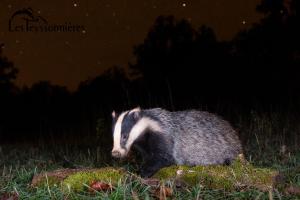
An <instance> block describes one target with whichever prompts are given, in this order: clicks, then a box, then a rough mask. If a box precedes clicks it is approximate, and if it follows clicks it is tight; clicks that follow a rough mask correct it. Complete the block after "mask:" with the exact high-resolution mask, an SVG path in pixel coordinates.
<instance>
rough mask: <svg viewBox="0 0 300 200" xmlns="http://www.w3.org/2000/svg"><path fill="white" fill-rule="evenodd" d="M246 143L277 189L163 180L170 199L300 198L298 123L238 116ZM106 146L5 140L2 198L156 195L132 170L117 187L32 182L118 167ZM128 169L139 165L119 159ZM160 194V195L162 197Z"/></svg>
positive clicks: (0, 163)
mask: <svg viewBox="0 0 300 200" xmlns="http://www.w3.org/2000/svg"><path fill="white" fill-rule="evenodd" d="M298 124H299V125H298ZM235 126H236V127H238V128H239V131H240V133H241V138H242V140H243V143H244V149H245V155H246V158H247V160H248V161H249V162H250V163H251V164H252V165H254V166H255V167H261V168H270V169H272V170H278V171H279V172H280V174H282V180H279V184H278V185H277V186H276V189H274V190H273V191H271V192H270V191H262V190H258V189H255V188H247V189H234V190H226V189H224V188H223V189H222V188H219V189H212V188H209V187H205V185H201V184H196V185H194V186H192V187H186V188H176V187H175V185H174V182H172V181H167V182H165V187H168V188H172V197H170V198H172V199H300V196H299V194H298V195H297V194H296V192H293V191H292V192H287V190H286V188H287V187H289V186H294V187H296V188H299V187H300V150H299V149H300V142H299V140H300V137H299V136H298V134H299V132H300V123H297V121H295V120H294V119H293V121H291V119H290V118H287V117H284V116H281V115H279V114H276V113H272V114H268V115H266V114H258V113H252V114H251V116H250V117H249V116H248V117H245V118H240V119H237V120H235ZM108 155H109V149H108V150H107V151H105V149H104V150H102V149H101V148H99V145H96V144H95V143H93V145H92V144H89V145H86V146H82V145H81V146H78V145H66V143H65V144H63V143H61V144H59V145H56V146H54V145H53V146H51V145H47V144H40V145H37V144H35V145H34V144H31V145H29V144H14V145H13V144H10V145H9V144H6V145H1V146H0V170H1V171H0V199H5V197H9V196H12V197H15V198H16V199H17V198H18V199H99V198H100V199H157V198H159V196H158V195H157V193H155V192H153V188H151V187H149V186H147V185H144V184H142V183H141V182H140V181H138V180H137V179H134V178H133V177H132V176H131V175H130V174H129V175H128V176H126V177H125V178H124V177H123V178H121V179H119V180H117V181H116V183H115V184H114V188H113V190H109V191H105V192H98V191H95V192H93V193H91V192H87V191H83V192H74V191H71V190H70V191H63V190H61V185H60V183H58V184H51V180H48V182H46V183H45V184H44V185H43V186H41V187H31V186H30V183H31V180H32V177H33V176H34V175H35V174H38V173H41V172H45V171H52V170H55V169H60V168H66V167H68V168H72V167H76V168H81V167H84V168H99V167H108V166H119V165H120V163H117V162H114V161H112V160H110V158H109V156H108ZM121 165H122V166H123V167H125V168H126V169H131V170H134V169H135V167H134V166H133V168H132V165H128V164H127V163H122V164H121ZM160 198H161V196H160Z"/></svg>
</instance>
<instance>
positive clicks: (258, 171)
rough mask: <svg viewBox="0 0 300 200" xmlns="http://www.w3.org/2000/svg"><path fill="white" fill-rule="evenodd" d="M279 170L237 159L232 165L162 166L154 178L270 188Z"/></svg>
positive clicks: (219, 186) (231, 187)
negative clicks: (259, 166)
mask: <svg viewBox="0 0 300 200" xmlns="http://www.w3.org/2000/svg"><path fill="white" fill-rule="evenodd" d="M277 175H278V172H277V171H274V170H271V169H268V168H257V167H254V166H253V165H251V164H249V163H247V162H245V161H244V160H242V159H240V158H239V159H236V160H235V161H234V162H233V163H232V164H231V165H230V166H222V165H215V166H195V167H188V166H171V167H166V168H162V169H161V170H159V171H158V172H157V173H156V174H155V175H154V178H159V179H161V180H176V181H178V180H179V181H183V182H184V183H186V184H187V185H189V186H194V185H197V184H200V185H201V186H203V187H207V188H210V189H225V190H228V191H230V190H234V189H244V188H251V187H252V188H257V189H259V190H262V191H267V190H270V189H271V188H272V187H273V185H274V180H275V177H276V176H277Z"/></svg>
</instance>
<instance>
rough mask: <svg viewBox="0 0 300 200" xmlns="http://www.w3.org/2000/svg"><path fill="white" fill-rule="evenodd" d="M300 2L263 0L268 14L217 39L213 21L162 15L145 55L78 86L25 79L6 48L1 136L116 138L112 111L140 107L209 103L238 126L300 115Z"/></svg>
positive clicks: (0, 75) (141, 48)
mask: <svg viewBox="0 0 300 200" xmlns="http://www.w3.org/2000/svg"><path fill="white" fill-rule="evenodd" d="M299 5H300V3H299V1H297V0H291V1H286V0H284V1H283V0H274V1H270V0H263V1H262V3H261V4H260V5H259V6H258V7H257V11H258V12H262V13H264V14H265V18H264V19H263V20H261V22H260V23H257V24H254V25H253V26H252V28H251V29H249V30H246V31H242V32H240V33H238V34H237V35H236V36H235V37H234V38H233V39H232V40H230V41H218V40H217V39H216V35H215V33H214V30H212V29H211V28H210V27H207V26H201V27H199V28H194V27H192V26H191V24H190V23H189V22H188V21H187V20H184V19H176V18H175V17H173V16H159V17H158V18H157V19H156V21H155V22H154V25H153V26H152V27H151V28H150V30H149V33H148V35H147V36H146V38H145V40H144V42H143V43H142V44H139V45H136V46H135V47H134V48H133V53H134V55H135V58H136V62H134V63H129V65H128V66H127V67H128V69H127V68H126V69H125V68H124V67H118V66H116V67H113V68H111V69H110V70H108V71H106V72H105V73H103V74H101V75H99V76H97V77H96V78H94V79H91V80H86V81H83V82H81V83H80V85H79V87H78V89H77V91H75V92H70V91H68V90H67V88H66V87H64V86H59V85H53V84H51V83H50V82H48V81H41V82H38V83H35V84H34V85H33V86H32V87H24V88H19V87H17V86H16V85H15V84H14V80H15V79H16V78H17V76H18V69H17V66H14V64H13V62H12V61H10V60H9V58H6V57H5V56H4V53H5V52H2V50H3V49H2V48H0V143H8V142H10V143H11V142H24V141H26V142H29V141H30V142H38V141H41V140H43V141H46V142H48V143H52V142H53V143H56V142H68V143H72V142H74V143H77V142H84V141H87V142H88V141H93V142H99V140H101V141H102V143H103V141H110V140H111V133H110V132H111V131H110V130H111V129H110V122H111V112H112V110H116V111H122V110H126V109H130V108H133V107H134V106H137V105H139V106H141V107H142V108H150V107H163V108H166V109H169V110H182V109H191V108H193V109H201V110H208V111H211V112H215V113H218V114H219V115H221V116H223V117H224V118H226V119H228V120H230V121H231V122H232V123H233V124H236V123H237V122H238V119H239V118H240V117H241V116H243V117H245V118H247V117H249V119H250V117H251V113H253V112H257V113H272V112H277V113H284V115H285V116H288V117H290V118H293V119H295V120H297V119H299V114H300V113H299V111H300V90H299V89H300V69H299V68H300V29H299V24H300V16H299V12H300V6H299ZM57 73H59V71H58V72H57ZM66 78H68V77H66ZM99 129H101V130H102V131H100V132H101V134H102V135H100V136H99ZM97 130H98V131H97ZM94 138H96V139H97V140H94ZM108 143H109V142H108Z"/></svg>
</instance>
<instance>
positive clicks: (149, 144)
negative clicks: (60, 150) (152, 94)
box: [112, 108, 242, 177]
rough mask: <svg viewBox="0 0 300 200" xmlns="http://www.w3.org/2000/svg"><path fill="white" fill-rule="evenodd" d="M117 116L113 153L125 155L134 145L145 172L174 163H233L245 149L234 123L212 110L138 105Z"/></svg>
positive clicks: (142, 171)
mask: <svg viewBox="0 0 300 200" xmlns="http://www.w3.org/2000/svg"><path fill="white" fill-rule="evenodd" d="M113 116H115V114H113ZM114 119H115V123H114V148H113V151H112V154H113V156H115V157H125V156H126V155H127V153H128V152H129V150H130V148H131V146H132V145H134V146H135V147H136V149H138V150H139V151H140V152H141V154H142V157H143V158H144V160H145V164H144V166H143V167H142V169H141V175H142V176H146V177H147V176H151V175H152V174H153V173H155V172H156V171H157V170H159V169H160V168H161V167H165V166H169V165H172V164H179V165H191V166H192V165H213V164H224V163H230V162H231V161H232V160H233V159H235V158H236V157H237V155H238V154H240V153H242V147H241V143H240V141H239V138H238V136H237V134H236V132H235V130H234V129H233V128H232V127H231V125H230V124H229V123H228V122H227V121H225V120H223V119H221V118H220V117H218V116H216V115H214V114H211V113H208V112H203V111H195V110H190V111H177V112H169V111H166V110H163V109H160V108H155V109H147V110H141V109H139V108H137V109H133V110H131V111H126V112H123V113H122V114H121V115H120V116H119V117H118V118H117V117H116V116H115V117H114Z"/></svg>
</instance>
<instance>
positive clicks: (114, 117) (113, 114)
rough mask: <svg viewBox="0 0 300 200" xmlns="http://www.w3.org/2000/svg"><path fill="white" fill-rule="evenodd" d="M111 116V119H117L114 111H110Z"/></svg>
mask: <svg viewBox="0 0 300 200" xmlns="http://www.w3.org/2000/svg"><path fill="white" fill-rule="evenodd" d="M111 116H112V118H113V119H116V117H117V114H116V111H112V113H111Z"/></svg>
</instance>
